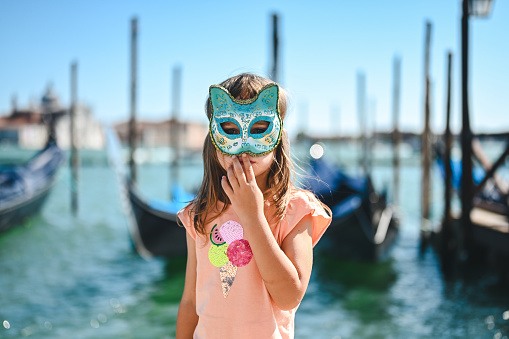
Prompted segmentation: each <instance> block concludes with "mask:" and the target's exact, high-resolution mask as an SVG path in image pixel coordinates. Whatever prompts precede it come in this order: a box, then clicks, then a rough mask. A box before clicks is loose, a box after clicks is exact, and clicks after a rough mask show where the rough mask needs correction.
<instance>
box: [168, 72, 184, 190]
mask: <svg viewBox="0 0 509 339" xmlns="http://www.w3.org/2000/svg"><path fill="white" fill-rule="evenodd" d="M181 75H182V68H181V67H180V66H176V67H174V68H173V75H172V110H171V111H172V112H171V119H170V149H173V159H172V161H171V169H170V199H174V198H175V197H174V196H173V193H172V190H171V188H172V187H175V185H176V183H178V163H179V159H180V127H179V115H180V92H181Z"/></svg>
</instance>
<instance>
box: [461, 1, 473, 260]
mask: <svg viewBox="0 0 509 339" xmlns="http://www.w3.org/2000/svg"><path fill="white" fill-rule="evenodd" d="M468 2H469V1H468V0H463V6H462V9H463V15H462V17H461V105H462V109H461V112H462V113H461V117H462V128H461V160H462V161H461V162H462V170H461V210H462V211H461V228H462V233H463V234H462V240H461V249H462V250H464V251H467V252H468V251H469V249H470V247H471V238H472V222H471V220H470V212H471V211H472V199H473V190H474V182H473V174H472V167H473V165H472V132H471V130H470V117H469V108H468V17H469V8H468V7H469V6H468Z"/></svg>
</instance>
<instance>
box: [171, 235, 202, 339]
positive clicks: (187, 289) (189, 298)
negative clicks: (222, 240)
mask: <svg viewBox="0 0 509 339" xmlns="http://www.w3.org/2000/svg"><path fill="white" fill-rule="evenodd" d="M186 241H187V266H186V282H185V285H184V292H183V293H182V299H181V301H180V305H179V310H178V315H177V333H176V338H177V339H188V338H192V337H193V334H194V330H195V329H196V325H197V324H198V315H197V314H196V250H195V248H196V247H195V246H196V244H195V242H194V239H193V238H192V237H191V236H190V235H189V234H188V233H187V232H186Z"/></svg>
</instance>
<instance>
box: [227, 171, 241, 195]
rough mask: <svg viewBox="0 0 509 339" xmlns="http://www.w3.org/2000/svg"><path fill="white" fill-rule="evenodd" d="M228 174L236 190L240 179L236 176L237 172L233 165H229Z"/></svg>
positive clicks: (231, 184)
mask: <svg viewBox="0 0 509 339" xmlns="http://www.w3.org/2000/svg"><path fill="white" fill-rule="evenodd" d="M226 175H227V176H228V181H229V182H230V186H231V188H232V189H233V190H234V191H235V188H237V187H239V181H238V179H237V177H236V176H235V172H234V171H233V166H230V167H228V170H227V171H226Z"/></svg>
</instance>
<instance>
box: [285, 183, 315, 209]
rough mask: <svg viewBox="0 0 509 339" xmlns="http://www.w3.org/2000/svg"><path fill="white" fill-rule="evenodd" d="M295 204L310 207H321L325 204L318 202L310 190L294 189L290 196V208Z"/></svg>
mask: <svg viewBox="0 0 509 339" xmlns="http://www.w3.org/2000/svg"><path fill="white" fill-rule="evenodd" d="M292 203H293V204H310V205H319V206H323V204H322V203H321V202H320V200H318V198H317V197H316V195H315V194H314V193H313V192H311V191H308V190H305V189H302V188H293V189H292V193H291V196H290V206H289V207H291V205H292Z"/></svg>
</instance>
